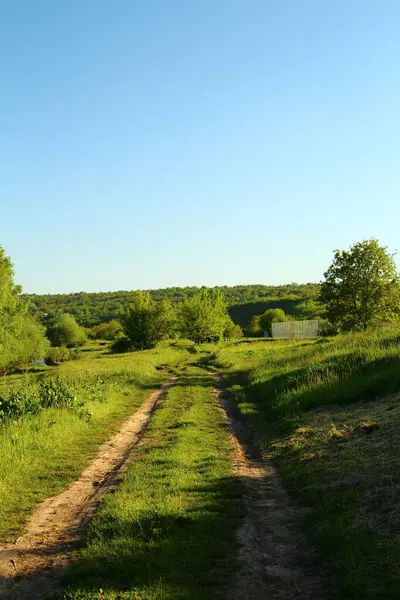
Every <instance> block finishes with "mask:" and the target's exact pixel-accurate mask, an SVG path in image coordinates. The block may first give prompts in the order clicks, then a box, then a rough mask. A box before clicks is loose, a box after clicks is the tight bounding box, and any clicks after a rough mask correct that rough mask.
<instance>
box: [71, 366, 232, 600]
mask: <svg viewBox="0 0 400 600" xmlns="http://www.w3.org/2000/svg"><path fill="white" fill-rule="evenodd" d="M212 387H213V378H212V377H210V376H207V375H205V374H204V371H203V370H200V369H196V368H193V367H189V368H187V369H185V371H184V374H183V376H182V378H181V379H180V380H179V382H178V383H177V384H176V385H175V386H174V387H172V388H171V389H170V390H169V391H168V394H167V396H166V397H165V398H164V400H163V401H162V404H161V407H160V408H159V409H158V410H157V412H156V413H155V415H154V416H153V418H152V420H151V424H150V430H149V431H148V432H147V433H146V435H145V438H144V442H143V444H142V445H141V447H140V448H138V449H137V450H136V451H135V458H134V461H133V462H132V464H131V466H130V468H129V470H128V472H127V473H126V475H125V476H124V481H123V483H122V484H121V486H120V487H119V488H118V490H117V491H116V493H115V494H113V495H109V496H107V497H106V498H105V500H104V501H103V502H102V504H101V506H100V509H99V510H98V512H97V514H96V516H95V518H94V519H93V521H92V523H91V525H90V530H89V536H88V544H87V547H86V548H84V549H83V550H81V551H79V552H78V553H77V558H78V559H79V560H78V561H77V562H76V564H75V566H74V568H73V569H72V570H71V572H70V573H68V574H67V580H68V581H69V582H70V587H69V588H68V591H67V593H66V594H65V596H64V598H65V600H67V599H68V600H78V599H79V600H97V599H98V598H99V597H100V596H101V597H102V598H104V600H112V599H113V600H116V599H117V598H119V599H120V600H122V599H126V600H128V599H133V598H138V599H139V598H142V599H143V600H144V599H146V600H212V599H213V598H221V597H223V598H227V597H228V590H229V587H230V586H231V580H232V577H233V575H234V571H235V559H234V552H235V544H234V532H235V528H236V526H237V524H238V517H240V516H241V511H242V505H241V492H242V489H241V483H240V481H239V480H238V478H237V477H235V476H234V474H233V472H232V467H231V463H230V454H231V448H230V445H229V442H228V434H227V431H226V429H225V427H224V426H223V419H222V415H221V412H220V410H219V409H218V407H217V405H216V403H215V400H214V398H213V393H212ZM100 589H101V590H102V592H101V593H100V591H99V590H100Z"/></svg>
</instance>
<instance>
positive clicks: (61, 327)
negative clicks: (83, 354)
mask: <svg viewBox="0 0 400 600" xmlns="http://www.w3.org/2000/svg"><path fill="white" fill-rule="evenodd" d="M47 337H48V338H49V340H50V341H51V344H52V346H66V347H67V348H74V347H76V346H82V345H83V344H84V343H85V342H86V339H87V337H86V333H85V331H84V330H83V329H82V327H80V326H79V325H78V323H77V322H76V321H75V319H74V317H73V316H72V315H69V314H68V313H60V314H58V315H55V317H53V319H51V321H50V322H49V324H48V326H47Z"/></svg>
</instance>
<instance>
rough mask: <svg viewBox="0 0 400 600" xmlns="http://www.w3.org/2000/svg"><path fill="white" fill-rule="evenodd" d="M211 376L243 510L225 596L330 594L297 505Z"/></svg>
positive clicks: (320, 598)
mask: <svg viewBox="0 0 400 600" xmlns="http://www.w3.org/2000/svg"><path fill="white" fill-rule="evenodd" d="M213 375H214V377H215V380H216V385H215V392H214V393H215V397H216V400H217V401H218V403H219V406H220V407H221V409H222V410H223V412H224V413H225V418H226V420H227V424H228V428H229V431H230V434H231V442H232V445H233V447H234V454H233V467H234V470H235V472H236V474H237V475H238V476H239V477H240V478H241V479H242V480H243V482H244V485H245V490H246V491H245V498H244V501H245V510H246V513H247V514H246V517H245V520H244V522H243V524H242V525H241V527H240V528H239V529H238V531H237V538H238V542H239V555H238V560H239V570H238V572H237V575H236V580H235V582H234V585H233V590H232V595H231V596H230V600H294V599H301V600H328V599H329V600H330V599H332V598H334V597H335V596H334V593H333V590H332V586H331V583H330V581H329V579H328V578H327V577H324V576H323V575H322V573H321V569H320V560H319V559H318V556H317V553H316V550H315V549H314V548H313V547H312V546H311V545H310V543H309V542H308V541H307V540H306V538H305V536H304V534H303V532H302V531H301V529H300V526H299V521H300V516H301V514H300V509H299V508H298V507H296V506H294V504H293V503H292V501H291V500H290V499H289V496H288V494H287V492H286V490H285V489H284V487H283V485H282V482H281V480H280V477H279V474H278V472H277V470H276V467H275V466H274V465H273V463H272V462H271V461H265V460H262V459H261V456H260V451H259V445H258V442H257V439H256V436H255V434H254V433H253V432H252V431H251V430H250V429H249V427H248V426H246V425H245V423H244V421H243V418H242V417H241V415H240V412H239V410H238V408H237V407H236V405H235V404H234V402H233V401H232V400H231V398H230V397H229V394H228V393H226V392H224V388H223V380H222V378H221V377H220V376H218V375H216V374H215V373H213Z"/></svg>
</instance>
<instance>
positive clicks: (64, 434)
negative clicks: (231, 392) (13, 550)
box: [0, 345, 187, 543]
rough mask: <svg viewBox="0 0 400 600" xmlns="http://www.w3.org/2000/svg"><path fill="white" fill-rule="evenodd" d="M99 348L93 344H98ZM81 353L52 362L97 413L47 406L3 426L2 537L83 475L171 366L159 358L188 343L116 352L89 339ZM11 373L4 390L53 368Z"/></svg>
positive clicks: (0, 385)
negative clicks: (163, 365) (66, 360)
mask: <svg viewBox="0 0 400 600" xmlns="http://www.w3.org/2000/svg"><path fill="white" fill-rule="evenodd" d="M93 348H94V351H93ZM85 350H88V351H87V352H83V353H82V355H81V356H82V359H81V360H77V361H74V362H71V363H65V364H64V365H62V366H61V367H59V368H54V369H50V368H49V369H48V372H50V373H51V374H59V375H60V376H61V377H63V378H65V379H66V380H68V381H69V382H70V384H71V385H73V386H74V388H75V390H76V393H77V395H78V396H80V397H83V398H85V399H86V400H87V404H86V408H87V409H88V410H89V411H90V412H91V413H92V417H91V419H90V420H88V419H86V418H80V417H79V415H78V414H76V413H74V412H70V411H66V410H55V409H47V410H44V411H42V412H41V413H40V414H39V415H37V416H31V417H25V418H22V419H20V420H19V421H17V422H11V423H10V422H9V423H6V424H4V425H1V426H0V543H2V542H5V541H12V540H14V539H15V538H16V537H18V535H19V534H20V533H21V532H22V531H23V529H24V526H25V524H26V521H27V519H28V518H29V516H30V514H31V513H32V511H33V510H34V508H35V506H36V505H37V504H38V503H39V502H40V501H42V500H43V499H45V498H46V497H47V496H49V495H53V494H57V493H59V492H60V491H61V490H62V489H64V488H65V486H66V485H67V484H68V483H69V482H70V481H73V480H74V479H76V477H77V476H78V475H79V473H80V471H81V470H82V468H83V467H84V466H85V464H86V463H87V461H88V459H89V457H90V456H91V455H93V454H94V453H95V451H96V450H97V448H98V447H99V445H100V444H101V442H103V441H104V440H105V439H106V438H108V437H110V436H111V435H112V434H113V433H114V432H115V431H116V430H117V429H118V427H119V425H120V424H121V423H122V422H123V420H124V419H125V418H126V417H127V416H128V415H130V414H132V412H133V411H134V410H135V408H136V407H137V406H138V405H139V404H140V403H141V402H142V400H143V399H144V398H145V397H146V396H147V395H148V394H149V393H150V391H151V389H153V388H155V387H157V386H158V385H159V384H160V383H161V381H162V380H163V379H165V378H166V377H168V375H167V374H165V373H163V372H161V373H159V372H158V371H156V370H155V369H154V366H155V365H157V364H159V363H161V362H170V363H171V364H174V363H175V364H176V363H178V362H179V361H180V360H181V359H182V357H184V356H186V355H187V351H186V349H185V348H184V346H182V347H181V348H180V347H169V346H167V345H164V346H161V347H160V348H157V349H155V350H151V351H147V352H137V353H135V354H127V355H121V356H112V355H108V354H106V353H105V351H104V349H102V351H101V352H98V349H96V348H95V347H94V346H89V347H88V348H86V349H85ZM38 371H39V372H38V373H36V374H31V375H26V376H24V375H18V376H12V377H8V378H7V377H4V378H2V379H1V382H0V394H1V391H3V390H7V389H8V388H9V387H11V386H13V387H15V386H17V387H18V386H21V385H24V383H26V381H25V380H26V379H27V380H28V382H29V384H30V385H32V384H33V383H34V379H35V378H36V377H38V376H43V373H44V372H46V371H45V370H43V369H39V370H38Z"/></svg>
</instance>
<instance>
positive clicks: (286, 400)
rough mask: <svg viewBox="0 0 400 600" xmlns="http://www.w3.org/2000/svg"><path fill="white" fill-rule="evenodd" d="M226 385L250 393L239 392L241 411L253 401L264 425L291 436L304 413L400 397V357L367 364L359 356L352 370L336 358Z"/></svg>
mask: <svg viewBox="0 0 400 600" xmlns="http://www.w3.org/2000/svg"><path fill="white" fill-rule="evenodd" d="M226 380H227V382H228V384H229V385H230V386H232V387H235V386H236V387H240V388H243V389H244V390H245V395H244V396H243V393H240V392H239V393H237V392H236V396H237V403H238V404H239V406H240V404H241V403H243V402H249V401H250V402H252V403H253V404H254V407H255V410H256V412H258V413H260V414H262V415H263V418H264V419H267V420H269V421H270V422H272V423H275V424H276V425H277V426H278V427H284V428H285V429H287V430H288V431H290V430H292V429H293V427H296V426H297V421H296V417H297V416H299V415H301V413H303V412H307V411H309V410H313V409H315V408H318V407H320V408H324V407H328V406H332V405H346V404H351V403H354V402H360V401H368V400H371V399H374V398H378V397H382V396H384V395H388V394H390V393H393V392H396V391H398V390H399V389H400V369H399V359H398V358H397V357H385V358H379V359H376V360H372V361H369V362H366V361H365V360H363V359H362V357H357V356H353V357H352V361H351V364H349V363H346V362H344V361H343V360H342V358H341V357H330V358H328V359H327V360H324V361H320V362H318V363H316V364H315V365H312V366H307V367H305V368H300V369H298V368H297V369H296V368H294V369H293V370H291V371H288V372H286V373H284V374H283V375H278V376H275V377H271V378H270V379H265V380H264V381H262V380H261V381H252V374H251V373H249V371H246V370H242V371H239V370H238V371H236V372H233V373H229V374H228V375H227V376H226ZM233 393H234V395H235V392H233Z"/></svg>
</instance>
